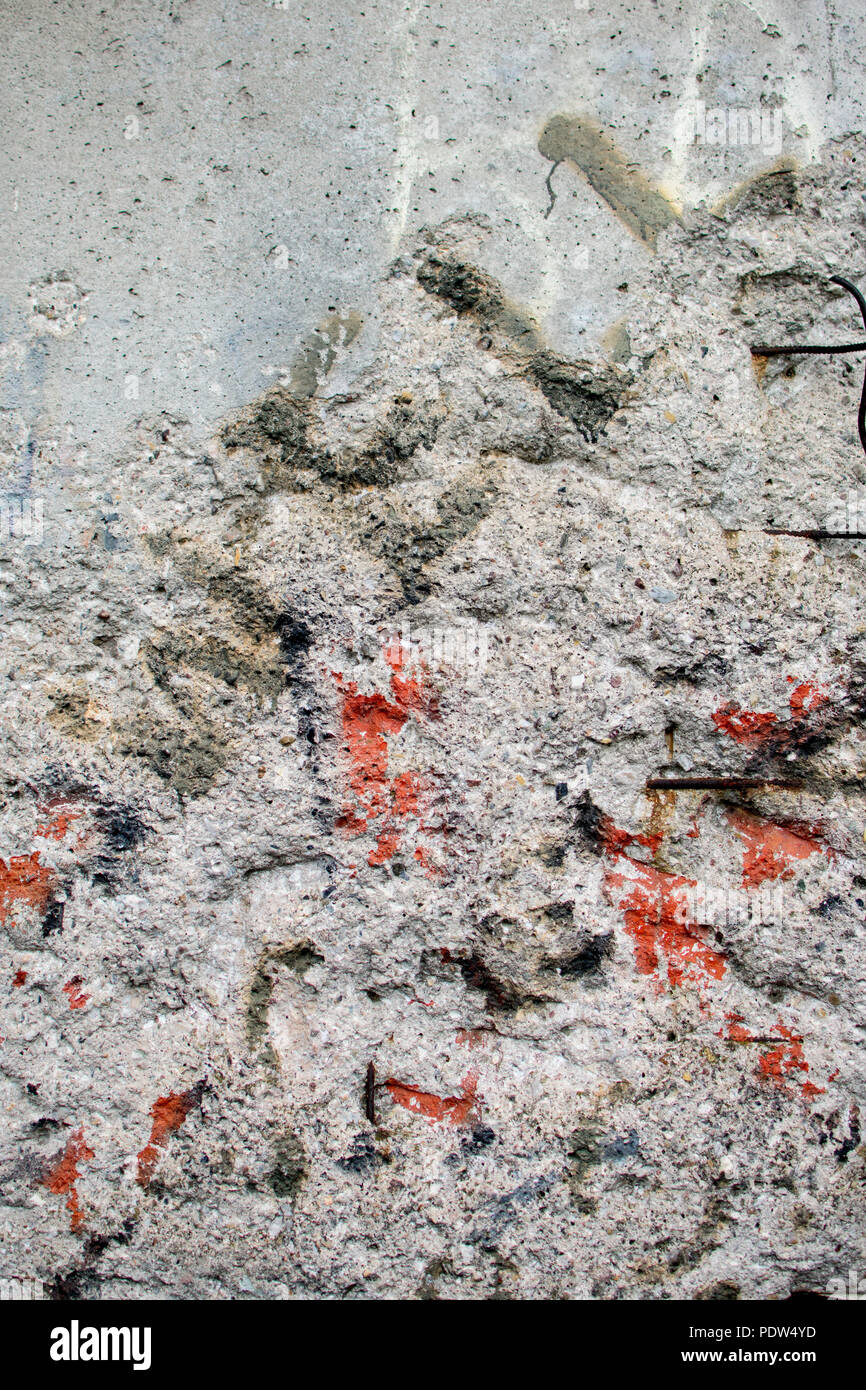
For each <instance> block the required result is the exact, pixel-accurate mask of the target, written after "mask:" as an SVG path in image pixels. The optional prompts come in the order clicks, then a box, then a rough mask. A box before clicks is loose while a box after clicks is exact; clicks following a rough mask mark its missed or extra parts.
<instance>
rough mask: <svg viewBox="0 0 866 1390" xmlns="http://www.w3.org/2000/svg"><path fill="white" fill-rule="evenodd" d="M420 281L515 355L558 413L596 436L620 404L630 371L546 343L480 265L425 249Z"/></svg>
mask: <svg viewBox="0 0 866 1390" xmlns="http://www.w3.org/2000/svg"><path fill="white" fill-rule="evenodd" d="M416 276H417V279H418V283H419V284H420V285H422V286H423V288H424V289H425V290H427V292H428V294H434V295H436V296H437V297H438V298H440V299H443V300H445V301H446V302H447V303H448V304H450V305H451V307H452V308H453V309H454V310H456V312H457V313H458V314H460V315H471V316H472V318H474V319H475V320H477V322H478V324H479V327H480V328H481V330H482V332H483V333H484V334H486V335H488V336H490V337H491V339H493V338H494V337H495V338H496V340H497V347H498V349H499V350H500V351H504V352H505V353H507V355H508V356H509V357H511V358H512V360H514V361H516V362H517V364H518V365H519V367H520V369H521V370H522V371H523V372H524V374H525V375H526V376H527V377H528V378H529V379H530V380H531V381H532V382H533V383H534V384H535V385H536V386H537V387H538V388H539V390H541V391H542V392H543V394H544V395H545V397H546V398H547V400H548V401H549V403H550V405H551V406H552V407H553V409H554V410H555V411H556V412H557V414H558V415H561V416H563V417H564V418H565V419H567V420H570V421H571V422H572V424H573V425H575V426H576V428H577V429H578V430H579V431H580V433H581V434H582V435H583V437H584V438H585V439H587V440H589V441H592V442H595V441H596V440H597V439H598V438H599V436H600V435H601V434H602V433H603V431H604V429H605V427H606V425H607V423H608V421H609V420H610V418H611V416H612V415H614V414H615V412H616V411H617V410H618V409H619V407H620V405H621V403H622V399H623V396H624V394H625V391H626V389H627V387H628V386H629V385H630V384H631V378H630V377H629V375H628V373H627V372H625V371H623V370H622V369H619V370H618V369H617V368H615V367H613V366H606V365H604V366H601V367H600V366H598V364H595V363H592V362H586V361H580V360H571V359H569V358H567V357H560V356H558V355H557V354H556V353H555V352H552V351H551V350H550V349H549V348H548V347H546V346H545V344H544V340H543V337H542V334H541V330H540V328H539V326H538V324H537V323H536V322H535V321H534V319H533V318H532V317H531V315H529V314H528V313H527V312H526V311H525V310H523V309H519V308H517V307H515V306H514V305H513V304H511V303H510V302H509V300H508V299H507V298H506V296H505V294H504V292H503V290H502V288H501V286H500V285H499V284H497V282H496V281H495V280H494V279H493V278H492V276H490V275H487V274H485V273H484V272H483V271H480V270H478V269H476V267H474V266H471V265H469V264H468V263H467V262H465V261H460V260H457V259H455V258H454V257H452V256H450V255H448V254H447V253H445V252H442V251H438V250H433V251H429V252H428V253H427V254H426V255H425V257H424V259H423V261H422V263H421V265H420V266H419V267H418V270H417V272H416Z"/></svg>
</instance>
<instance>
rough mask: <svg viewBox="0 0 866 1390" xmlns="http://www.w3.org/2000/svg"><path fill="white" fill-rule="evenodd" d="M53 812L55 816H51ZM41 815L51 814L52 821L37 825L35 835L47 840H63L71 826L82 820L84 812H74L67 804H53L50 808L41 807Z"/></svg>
mask: <svg viewBox="0 0 866 1390" xmlns="http://www.w3.org/2000/svg"><path fill="white" fill-rule="evenodd" d="M52 812H53V814H51V813H52ZM39 813H40V815H46V814H50V819H49V820H47V821H46V823H45V824H44V825H37V827H36V830H35V831H34V834H35V835H38V836H40V837H41V838H42V839H45V840H62V839H63V837H64V835H65V834H66V832H67V830H68V829H69V827H70V825H71V824H72V822H73V821H74V820H80V819H81V817H82V816H83V815H84V812H83V811H74V810H73V809H72V807H71V806H69V805H67V804H66V803H65V802H53V803H51V805H49V806H40V807H39Z"/></svg>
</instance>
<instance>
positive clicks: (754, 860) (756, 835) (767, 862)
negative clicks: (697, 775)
mask: <svg viewBox="0 0 866 1390" xmlns="http://www.w3.org/2000/svg"><path fill="white" fill-rule="evenodd" d="M728 823H729V825H731V826H732V827H733V829H734V830H735V831H736V832H737V834H738V835H739V837H740V839H741V840H742V842H743V887H744V888H757V887H759V885H760V884H762V883H765V882H767V880H768V879H777V878H792V877H793V874H794V870H793V867H792V865H793V864H795V863H797V862H798V861H800V860H803V859H808V858H809V856H810V855H812V854H823V853H828V854H829V853H831V851H830V850H829V849H827V848H826V847H825V846H824V845H822V844H821V843H820V841H819V839H818V837H817V827H814V826H803V825H799V824H798V825H796V826H785V825H779V824H778V823H777V822H776V821H770V820H762V819H761V818H760V817H759V816H754V815H752V814H751V813H750V812H748V811H743V810H740V809H736V810H730V811H728Z"/></svg>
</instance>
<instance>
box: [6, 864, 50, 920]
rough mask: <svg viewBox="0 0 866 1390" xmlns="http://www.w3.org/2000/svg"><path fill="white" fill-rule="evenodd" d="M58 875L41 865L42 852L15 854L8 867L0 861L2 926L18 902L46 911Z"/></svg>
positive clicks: (46, 866) (39, 910)
mask: <svg viewBox="0 0 866 1390" xmlns="http://www.w3.org/2000/svg"><path fill="white" fill-rule="evenodd" d="M54 883H55V874H54V870H53V869H50V868H49V867H48V865H47V864H40V862H39V853H38V851H37V853H35V854H13V855H12V856H11V858H10V860H9V863H8V865H7V864H6V863H5V862H4V860H2V859H0V923H2V924H3V925H5V923H6V918H7V916H8V915H9V911H10V909H11V908H12V906H13V905H14V904H16V903H21V904H23V905H25V906H28V907H35V908H36V910H37V911H38V912H44V911H45V909H46V907H47V906H48V901H49V899H50V897H51V890H52V888H53V887H54Z"/></svg>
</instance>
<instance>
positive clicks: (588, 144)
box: [538, 115, 680, 250]
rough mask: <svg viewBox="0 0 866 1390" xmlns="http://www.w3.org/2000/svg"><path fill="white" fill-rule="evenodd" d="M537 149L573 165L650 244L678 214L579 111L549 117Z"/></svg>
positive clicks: (622, 219)
mask: <svg viewBox="0 0 866 1390" xmlns="http://www.w3.org/2000/svg"><path fill="white" fill-rule="evenodd" d="M538 151H539V153H540V154H541V155H543V156H544V158H545V159H549V160H550V161H551V162H552V163H553V164H560V163H562V161H563V160H567V161H568V162H569V163H571V164H573V165H575V166H576V167H577V168H578V169H580V171H581V173H582V174H583V175H584V176H585V177H586V179H587V180H588V181H589V183H590V184H591V185H592V187H593V188H594V190H595V192H596V193H597V194H598V195H599V197H600V198H603V199H604V201H605V202H606V203H607V204H608V206H609V207H610V208H612V209H613V211H614V212H615V213H616V215H617V217H619V219H620V221H621V222H623V223H624V224H625V226H626V227H628V229H629V231H630V232H631V233H632V234H633V235H634V236H636V237H638V238H639V239H640V240H641V241H642V242H644V243H645V245H647V246H650V247H652V248H653V250H654V249H655V244H656V239H657V237H658V234H659V232H662V231H664V229H665V227H669V226H670V225H671V223H673V222H679V220H680V219H679V214H678V213H677V210H676V208H675V207H674V206H673V204H672V203H671V202H669V200H668V199H667V198H666V197H665V196H664V194H662V193H660V192H659V190H658V189H657V188H654V187H653V185H652V184H651V183H650V181H649V179H648V178H647V176H646V174H644V172H643V171H642V169H641V168H640V167H639V165H637V164H636V163H635V162H634V161H632V160H629V159H627V158H626V156H625V155H624V154H623V153H622V151H621V150H620V149H618V147H617V146H616V145H615V144H614V142H613V140H611V138H610V136H609V135H606V134H605V132H604V131H603V130H601V129H600V127H599V126H597V125H595V123H594V122H593V121H590V120H588V119H587V118H586V117H585V116H563V115H559V116H553V117H551V119H550V120H549V121H548V122H547V124H546V125H545V127H544V130H543V131H542V132H541V135H540V137H539V141H538Z"/></svg>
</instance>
